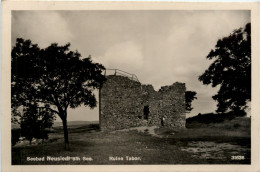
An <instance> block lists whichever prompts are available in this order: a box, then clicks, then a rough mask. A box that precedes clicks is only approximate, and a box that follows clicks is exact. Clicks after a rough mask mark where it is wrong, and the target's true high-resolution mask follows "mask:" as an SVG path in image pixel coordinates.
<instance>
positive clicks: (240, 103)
mask: <svg viewBox="0 0 260 172" xmlns="http://www.w3.org/2000/svg"><path fill="white" fill-rule="evenodd" d="M207 59H209V60H214V61H213V62H212V64H211V65H210V66H209V68H208V69H207V70H206V71H205V72H204V73H203V74H202V75H201V76H199V81H201V82H203V84H206V85H209V84H211V85H212V87H216V86H220V89H219V91H218V93H217V94H216V95H214V96H213V99H214V100H216V101H217V102H218V104H217V107H218V108H217V112H226V111H229V110H231V111H234V112H239V111H240V112H243V111H244V110H245V108H246V107H247V106H246V103H247V101H251V25H250V23H248V24H247V25H246V26H245V27H244V28H240V29H237V30H234V31H233V32H232V33H231V34H230V35H229V36H228V37H224V38H222V39H220V40H218V41H217V44H216V46H215V49H214V50H211V51H210V53H209V54H208V56H207Z"/></svg>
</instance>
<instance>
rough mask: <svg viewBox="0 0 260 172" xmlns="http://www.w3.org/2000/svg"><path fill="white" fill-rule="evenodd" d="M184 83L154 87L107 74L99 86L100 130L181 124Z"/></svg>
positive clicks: (183, 123)
mask: <svg viewBox="0 0 260 172" xmlns="http://www.w3.org/2000/svg"><path fill="white" fill-rule="evenodd" d="M185 91H186V87H185V84H184V83H179V82H176V83H174V84H172V85H170V86H163V87H161V88H160V90H159V91H155V90H154V88H153V86H152V85H143V84H141V83H140V82H139V81H138V80H137V81H136V80H133V79H131V78H129V77H125V76H120V75H108V76H107V80H106V82H105V83H104V84H103V86H102V88H101V89H100V90H99V109H100V110H99V124H100V129H101V130H102V131H112V130H119V129H126V128H130V127H138V126H152V125H156V126H161V119H162V117H163V116H164V117H165V122H164V126H166V127H171V128H177V129H180V128H185V123H186V119H185Z"/></svg>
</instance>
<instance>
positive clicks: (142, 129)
mask: <svg viewBox="0 0 260 172" xmlns="http://www.w3.org/2000/svg"><path fill="white" fill-rule="evenodd" d="M157 128H159V127H158V126H141V127H132V128H128V129H122V130H117V131H130V130H137V131H138V132H142V133H147V134H150V135H151V136H155V137H162V136H160V135H158V134H156V133H155V129H157Z"/></svg>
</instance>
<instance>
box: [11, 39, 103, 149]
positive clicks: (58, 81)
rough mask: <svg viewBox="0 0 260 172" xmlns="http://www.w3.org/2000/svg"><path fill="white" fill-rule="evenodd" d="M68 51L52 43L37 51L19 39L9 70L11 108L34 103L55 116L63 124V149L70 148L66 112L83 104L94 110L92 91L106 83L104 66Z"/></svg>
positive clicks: (26, 41)
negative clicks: (10, 72)
mask: <svg viewBox="0 0 260 172" xmlns="http://www.w3.org/2000/svg"><path fill="white" fill-rule="evenodd" d="M69 47H70V44H66V45H64V46H58V44H56V43H54V44H51V45H50V46H49V47H47V48H45V49H40V48H39V47H38V45H37V44H32V43H31V41H30V40H24V39H22V38H18V39H17V40H16V45H15V46H14V47H13V49H12V66H11V67H12V68H11V70H12V77H11V80H12V88H11V89H12V108H17V107H19V106H21V105H22V106H27V105H28V104H30V103H31V102H37V103H38V104H42V105H43V106H44V107H45V108H46V109H48V110H50V111H51V112H52V113H55V114H57V115H58V116H59V117H60V118H61V120H62V123H63V131H64V142H65V149H68V148H69V147H68V146H69V139H68V129H67V109H68V108H69V107H70V108H76V107H78V106H80V105H82V104H83V105H84V106H89V107H91V108H94V107H95V106H96V103H97V102H96V98H95V95H94V94H93V90H94V89H97V88H100V87H101V86H102V84H103V82H104V81H105V76H104V75H102V72H103V70H104V69H105V68H104V66H102V65H101V64H98V63H93V62H92V60H91V57H90V56H89V57H87V58H82V57H81V55H80V53H79V52H78V51H70V50H69Z"/></svg>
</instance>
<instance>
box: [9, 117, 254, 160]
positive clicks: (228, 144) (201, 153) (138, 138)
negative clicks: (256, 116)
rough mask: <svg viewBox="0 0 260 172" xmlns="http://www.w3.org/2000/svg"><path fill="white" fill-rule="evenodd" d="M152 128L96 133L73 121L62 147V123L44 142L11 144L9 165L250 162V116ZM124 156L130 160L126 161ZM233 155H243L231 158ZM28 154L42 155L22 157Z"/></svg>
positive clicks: (95, 127) (86, 126)
mask: <svg viewBox="0 0 260 172" xmlns="http://www.w3.org/2000/svg"><path fill="white" fill-rule="evenodd" d="M155 133H156V135H157V136H158V137H156V136H151V135H149V134H147V133H143V132H138V131H137V130H130V131H116V132H100V131H99V130H98V125H97V124H86V125H74V126H72V127H71V128H70V129H69V139H70V150H68V151H65V150H64V147H63V146H64V145H63V132H62V128H61V127H55V128H54V133H51V134H50V138H49V140H48V141H47V142H45V143H43V144H39V145H31V146H29V145H23V146H14V147H13V148H12V164H13V165H15V164H17V165H18V164H19V165H21V164H22V165H23V164H24V165H27V164H43V165H44V164H249V163H250V140H251V137H250V135H251V134H250V119H246V118H241V119H234V120H232V121H225V122H223V123H221V124H217V123H216V124H207V125H201V126H199V124H190V126H189V128H187V129H184V130H179V131H175V130H172V129H168V128H157V129H155ZM47 156H49V157H60V156H62V157H67V156H70V157H78V158H79V159H80V160H79V159H77V158H74V160H73V159H72V160H70V161H50V160H48V161H47V160H46V159H47ZM126 156H128V157H134V158H133V159H135V160H129V158H128V160H127V158H126ZM232 156H243V157H244V159H239V160H237V159H235V160H234V159H232ZM27 157H31V158H34V157H44V158H45V159H44V161H27ZM84 157H85V159H86V160H85V161H83V158H84ZM111 157H112V159H113V158H114V159H119V160H112V159H111ZM109 158H110V159H109ZM121 158H123V160H120V159H121Z"/></svg>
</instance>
